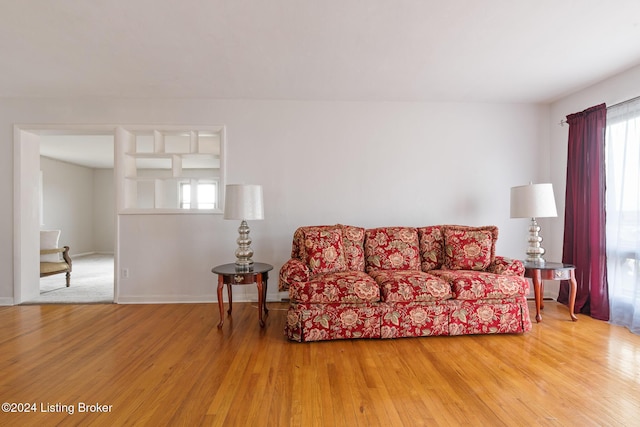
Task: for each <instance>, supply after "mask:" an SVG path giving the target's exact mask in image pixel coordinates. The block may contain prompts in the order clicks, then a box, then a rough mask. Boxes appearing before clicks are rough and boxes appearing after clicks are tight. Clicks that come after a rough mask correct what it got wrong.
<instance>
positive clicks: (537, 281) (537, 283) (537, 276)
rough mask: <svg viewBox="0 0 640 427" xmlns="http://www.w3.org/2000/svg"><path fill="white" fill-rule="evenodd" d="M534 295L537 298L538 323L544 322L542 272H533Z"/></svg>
mask: <svg viewBox="0 0 640 427" xmlns="http://www.w3.org/2000/svg"><path fill="white" fill-rule="evenodd" d="M532 280H533V293H534V294H535V297H536V322H538V323H540V322H541V321H542V316H540V305H541V301H542V295H541V289H540V288H541V286H542V285H541V283H542V275H541V272H540V270H534V271H533V277H532Z"/></svg>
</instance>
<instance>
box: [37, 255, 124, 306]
mask: <svg viewBox="0 0 640 427" xmlns="http://www.w3.org/2000/svg"><path fill="white" fill-rule="evenodd" d="M91 303H102V304H104V303H113V255H109V254H106V255H105V254H93V255H86V256H79V257H74V258H73V271H72V272H71V286H69V287H68V288H67V287H66V282H65V275H64V274H56V275H54V276H49V277H43V278H41V279H40V296H39V297H38V298H36V299H34V300H31V301H27V302H26V304H91Z"/></svg>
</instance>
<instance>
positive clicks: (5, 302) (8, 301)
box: [0, 298, 15, 305]
mask: <svg viewBox="0 0 640 427" xmlns="http://www.w3.org/2000/svg"><path fill="white" fill-rule="evenodd" d="M0 305H15V304H14V301H13V298H0Z"/></svg>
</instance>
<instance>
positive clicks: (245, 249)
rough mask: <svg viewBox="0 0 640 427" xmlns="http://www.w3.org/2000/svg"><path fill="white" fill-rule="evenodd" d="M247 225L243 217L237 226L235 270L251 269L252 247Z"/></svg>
mask: <svg viewBox="0 0 640 427" xmlns="http://www.w3.org/2000/svg"><path fill="white" fill-rule="evenodd" d="M249 231H250V230H249V225H248V224H247V221H245V220H244V219H243V220H242V222H241V223H240V227H238V233H239V237H238V240H236V242H237V243H238V249H236V270H239V271H251V270H253V260H252V259H251V257H253V249H251V237H249Z"/></svg>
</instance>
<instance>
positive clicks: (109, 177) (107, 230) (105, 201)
mask: <svg viewBox="0 0 640 427" xmlns="http://www.w3.org/2000/svg"><path fill="white" fill-rule="evenodd" d="M115 236H116V193H115V181H114V176H113V169H93V252H99V253H114V251H115V247H116V243H115Z"/></svg>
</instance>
